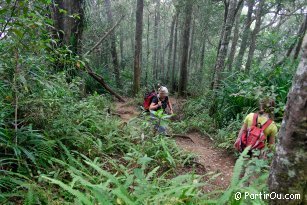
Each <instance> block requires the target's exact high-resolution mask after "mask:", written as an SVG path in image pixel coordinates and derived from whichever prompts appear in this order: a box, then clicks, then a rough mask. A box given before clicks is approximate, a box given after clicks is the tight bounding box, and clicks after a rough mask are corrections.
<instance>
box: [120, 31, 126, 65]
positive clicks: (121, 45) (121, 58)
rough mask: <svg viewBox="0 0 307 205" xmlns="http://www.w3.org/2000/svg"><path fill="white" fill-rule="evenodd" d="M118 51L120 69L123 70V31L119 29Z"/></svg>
mask: <svg viewBox="0 0 307 205" xmlns="http://www.w3.org/2000/svg"><path fill="white" fill-rule="evenodd" d="M119 49H120V67H121V68H122V69H123V70H124V68H125V65H124V31H123V28H122V27H121V29H120V36H119Z"/></svg>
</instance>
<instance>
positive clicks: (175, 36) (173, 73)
mask: <svg viewBox="0 0 307 205" xmlns="http://www.w3.org/2000/svg"><path fill="white" fill-rule="evenodd" d="M177 12H178V11H177ZM178 17H179V12H178V13H177V18H176V23H175V34H174V52H173V63H172V64H173V65H172V90H173V92H174V91H175V90H176V82H175V81H176V78H175V68H176V59H177V58H176V57H177V41H178Z"/></svg>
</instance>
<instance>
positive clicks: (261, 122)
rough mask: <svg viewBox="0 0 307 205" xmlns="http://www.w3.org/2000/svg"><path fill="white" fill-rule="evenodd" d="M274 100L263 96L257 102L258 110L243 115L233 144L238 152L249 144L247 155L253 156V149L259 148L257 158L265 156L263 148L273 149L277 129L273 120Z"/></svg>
mask: <svg viewBox="0 0 307 205" xmlns="http://www.w3.org/2000/svg"><path fill="white" fill-rule="evenodd" d="M274 106H275V102H274V100H272V99H269V98H265V99H263V100H261V101H260V103H259V112H258V113H250V114H248V115H247V116H246V117H245V120H244V123H243V125H242V127H241V130H240V132H239V134H238V138H237V140H236V142H235V144H234V146H235V149H236V150H237V151H239V152H243V150H244V149H245V148H246V147H248V146H250V150H249V152H248V155H249V157H250V158H251V157H254V156H255V150H260V154H259V156H258V158H264V159H265V158H267V153H266V152H264V151H263V150H264V148H265V147H268V148H269V150H271V151H272V150H273V147H274V145H275V137H276V135H277V132H278V129H277V126H276V124H275V122H274V121H273V118H274Z"/></svg>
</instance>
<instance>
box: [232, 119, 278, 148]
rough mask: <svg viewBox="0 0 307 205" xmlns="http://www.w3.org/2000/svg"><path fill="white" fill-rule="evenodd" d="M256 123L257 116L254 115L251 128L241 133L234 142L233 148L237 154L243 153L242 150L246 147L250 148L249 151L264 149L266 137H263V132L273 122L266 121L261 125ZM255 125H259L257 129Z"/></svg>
mask: <svg viewBox="0 0 307 205" xmlns="http://www.w3.org/2000/svg"><path fill="white" fill-rule="evenodd" d="M257 121H258V114H257V113H255V114H254V116H253V122H252V126H251V127H250V128H248V129H247V131H245V132H243V134H242V136H241V137H240V139H239V140H237V141H236V142H235V145H234V146H235V148H236V150H238V151H239V152H243V150H244V149H245V148H246V147H248V146H250V147H251V148H250V150H254V149H258V150H260V149H263V148H264V147H265V141H266V139H267V136H265V134H264V130H265V129H266V128H267V127H268V126H270V124H271V123H272V122H273V121H272V120H271V119H268V120H267V121H266V122H265V123H264V124H263V125H261V124H260V123H258V122H257ZM257 125H259V127H258V126H257Z"/></svg>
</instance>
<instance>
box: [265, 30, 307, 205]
mask: <svg viewBox="0 0 307 205" xmlns="http://www.w3.org/2000/svg"><path fill="white" fill-rule="evenodd" d="M302 50H303V55H302V60H301V62H300V64H299V66H298V69H297V71H296V75H295V77H294V81H293V85H292V89H290V91H289V93H288V100H287V105H286V110H285V114H284V118H283V121H282V125H281V128H280V131H279V134H278V139H279V140H278V144H277V149H276V154H275V156H274V158H273V162H272V165H271V170H270V177H269V182H268V183H269V188H270V192H271V193H272V192H276V193H278V194H283V195H284V196H285V194H300V199H298V200H293V199H292V200H280V199H271V201H270V204H288V205H291V204H307V163H306V162H307V149H306V142H307V135H306V133H307V87H306V85H307V67H306V65H307V35H306V36H305V38H304V43H303V47H302Z"/></svg>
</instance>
